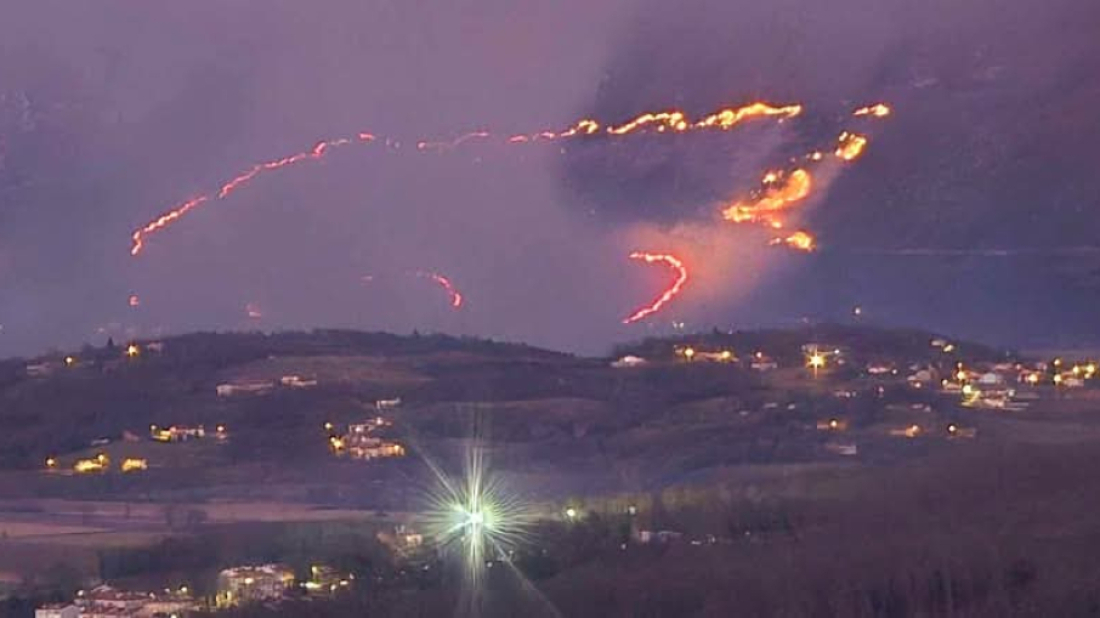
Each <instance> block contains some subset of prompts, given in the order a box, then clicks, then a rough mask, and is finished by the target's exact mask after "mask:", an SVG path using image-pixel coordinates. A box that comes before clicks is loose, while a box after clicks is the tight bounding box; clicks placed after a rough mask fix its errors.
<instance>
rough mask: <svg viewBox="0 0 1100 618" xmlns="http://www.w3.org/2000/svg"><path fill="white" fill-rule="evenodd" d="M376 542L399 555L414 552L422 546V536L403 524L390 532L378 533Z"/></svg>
mask: <svg viewBox="0 0 1100 618" xmlns="http://www.w3.org/2000/svg"><path fill="white" fill-rule="evenodd" d="M376 536H377V538H378V542H379V543H381V544H383V545H385V546H386V547H389V548H390V550H391V551H394V552H396V553H399V554H406V553H409V552H414V551H416V550H417V549H420V548H421V547H423V546H424V535H422V534H420V533H419V532H416V531H415V530H414V529H413V528H411V527H409V526H406V525H405V524H398V525H396V526H394V527H393V530H392V531H385V530H383V531H379V532H378V534H377V535H376Z"/></svg>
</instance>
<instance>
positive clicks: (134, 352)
mask: <svg viewBox="0 0 1100 618" xmlns="http://www.w3.org/2000/svg"><path fill="white" fill-rule="evenodd" d="M140 354H141V348H139V347H138V346H137V344H134V343H131V344H130V345H128V346H126V356H129V357H130V358H136V357H137V356H138V355H140Z"/></svg>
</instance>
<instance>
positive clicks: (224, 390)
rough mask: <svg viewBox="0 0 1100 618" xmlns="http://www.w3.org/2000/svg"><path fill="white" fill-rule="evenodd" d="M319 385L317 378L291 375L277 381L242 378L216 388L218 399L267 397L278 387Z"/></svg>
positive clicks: (310, 386)
mask: <svg viewBox="0 0 1100 618" xmlns="http://www.w3.org/2000/svg"><path fill="white" fill-rule="evenodd" d="M317 385H318V381H317V380H316V379H315V378H304V377H302V376H300V375H296V374H289V375H285V376H282V377H281V378H279V380H278V382H276V381H275V380H255V379H247V378H242V379H239V380H233V381H231V382H225V383H223V384H219V385H217V386H216V387H214V391H215V392H216V393H217V395H218V397H234V396H238V395H266V394H268V393H270V392H271V391H273V390H275V387H276V386H282V387H283V388H313V387H315V386H317Z"/></svg>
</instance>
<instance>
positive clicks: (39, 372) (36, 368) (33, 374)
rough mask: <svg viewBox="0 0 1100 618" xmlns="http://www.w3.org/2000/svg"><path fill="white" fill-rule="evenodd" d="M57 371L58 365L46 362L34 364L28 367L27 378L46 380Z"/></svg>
mask: <svg viewBox="0 0 1100 618" xmlns="http://www.w3.org/2000/svg"><path fill="white" fill-rule="evenodd" d="M56 370H57V364H56V363H50V362H44V363H32V364H30V365H27V377H30V378H45V377H49V376H50V375H52V374H53V372H54V371H56Z"/></svg>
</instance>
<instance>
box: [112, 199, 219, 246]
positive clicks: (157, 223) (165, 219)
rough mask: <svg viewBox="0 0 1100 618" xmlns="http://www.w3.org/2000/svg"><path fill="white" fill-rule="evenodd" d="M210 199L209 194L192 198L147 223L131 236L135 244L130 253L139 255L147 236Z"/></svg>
mask: <svg viewBox="0 0 1100 618" xmlns="http://www.w3.org/2000/svg"><path fill="white" fill-rule="evenodd" d="M209 200H210V197H209V196H206V195H200V196H199V197H196V198H193V199H190V200H188V201H186V202H184V203H183V204H180V205H179V206H177V207H175V208H173V209H172V210H169V211H168V212H166V213H164V214H163V215H161V216H159V217H157V218H156V219H154V220H152V221H150V222H149V223H146V224H145V227H142V228H141V229H139V230H137V231H135V232H134V234H133V236H131V238H132V239H133V241H134V242H133V246H132V247H131V248H130V255H137V254H139V253H141V250H142V249H143V248H144V247H145V237H146V236H148V235H149V234H152V233H153V232H156V231H158V230H161V229H164V228H166V227H168V226H169V225H170V224H171V223H172V222H173V221H175V220H176V219H179V218H180V217H182V216H183V215H185V214H187V213H188V211H190V210H192V209H194V208H197V207H199V206H201V205H202V204H203V203H204V202H207V201H209Z"/></svg>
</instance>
